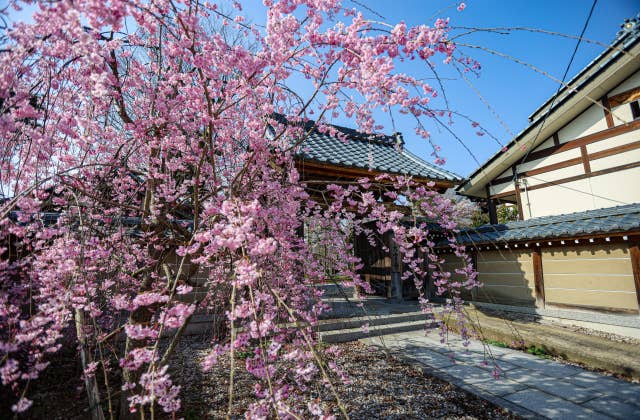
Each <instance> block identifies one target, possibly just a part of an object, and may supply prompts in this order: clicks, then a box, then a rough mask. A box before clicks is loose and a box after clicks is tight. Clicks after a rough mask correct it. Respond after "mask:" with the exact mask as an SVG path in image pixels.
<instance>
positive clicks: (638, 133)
mask: <svg viewBox="0 0 640 420" xmlns="http://www.w3.org/2000/svg"><path fill="white" fill-rule="evenodd" d="M638 140H640V130H634V131H631V132H629V133H624V134H621V135H619V136H615V137H611V138H608V139H604V140H600V141H597V142H595V143H591V144H587V153H595V152H600V151H602V150H607V149H611V148H613V147H616V146H622V145H624V144H629V143H633V142H635V141H638Z"/></svg>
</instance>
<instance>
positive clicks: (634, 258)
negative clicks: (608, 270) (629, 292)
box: [629, 236, 640, 308]
mask: <svg viewBox="0 0 640 420" xmlns="http://www.w3.org/2000/svg"><path fill="white" fill-rule="evenodd" d="M629 241H630V243H629V257H630V258H631V269H632V270H633V280H634V282H635V284H636V299H637V300H638V308H640V236H632V237H630V238H629Z"/></svg>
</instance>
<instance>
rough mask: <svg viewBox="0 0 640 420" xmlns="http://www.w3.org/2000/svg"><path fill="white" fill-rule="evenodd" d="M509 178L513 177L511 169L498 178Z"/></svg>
mask: <svg viewBox="0 0 640 420" xmlns="http://www.w3.org/2000/svg"><path fill="white" fill-rule="evenodd" d="M507 176H513V171H512V170H511V168H509V169H507V170H506V171H504V172H503V173H501V174H500V175H498V176H497V177H496V178H504V177H507Z"/></svg>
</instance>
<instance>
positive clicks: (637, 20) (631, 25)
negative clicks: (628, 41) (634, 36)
mask: <svg viewBox="0 0 640 420" xmlns="http://www.w3.org/2000/svg"><path fill="white" fill-rule="evenodd" d="M631 32H635V33H638V32H640V13H638V14H637V15H636V16H635V17H632V18H631V19H625V20H624V22H623V23H622V25H620V30H619V31H618V33H617V34H616V38H620V37H622V36H624V35H626V34H628V33H631Z"/></svg>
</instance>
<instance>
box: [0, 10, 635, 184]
mask: <svg viewBox="0 0 640 420" xmlns="http://www.w3.org/2000/svg"><path fill="white" fill-rule="evenodd" d="M253 1H255V4H256V6H255V7H248V6H246V5H248V4H251V2H250V1H249V2H247V3H245V4H246V5H245V10H244V13H246V14H247V15H248V17H249V19H250V20H251V21H253V22H255V23H258V24H260V23H263V22H264V19H265V18H264V14H263V12H264V7H263V6H262V2H261V1H259V0H253ZM2 3H4V1H3V0H0V4H2ZM465 3H466V6H467V7H466V9H465V10H464V11H463V12H458V11H457V10H456V6H457V5H458V4H459V3H458V2H453V1H450V0H393V1H391V0H357V1H352V0H343V4H344V6H346V7H357V8H360V9H362V7H360V6H359V4H361V5H366V6H367V7H368V8H369V9H371V11H367V10H363V12H364V13H365V16H367V17H370V18H372V19H376V20H380V19H381V18H380V17H379V16H376V15H375V14H374V12H375V13H376V14H379V15H381V16H383V17H384V20H385V21H386V22H388V23H391V24H395V23H397V22H398V21H400V20H404V21H406V22H407V24H408V25H421V24H427V25H432V24H433V21H434V16H436V17H449V18H450V19H451V25H452V26H465V27H476V28H492V27H530V28H538V29H544V30H547V31H554V32H560V33H563V34H568V35H573V36H577V35H579V34H580V32H581V30H582V27H583V25H584V23H585V20H586V18H587V15H588V13H589V9H590V8H591V5H592V0H534V1H532V0H512V1H505V0H502V1H499V0H468V1H466V2H465ZM638 12H640V2H638V1H637V0H599V1H598V3H597V5H596V8H595V11H594V13H593V16H592V18H591V20H590V22H589V26H588V28H587V31H586V33H585V39H588V40H592V41H597V42H599V43H604V44H607V45H608V44H609V43H610V42H611V41H612V40H613V39H614V37H615V35H616V32H617V31H618V30H619V27H620V24H621V23H622V22H623V20H624V19H625V18H631V17H633V16H635V15H637V14H638ZM25 14H26V13H25V12H23V13H20V14H18V15H17V16H16V15H14V16H12V17H13V18H14V19H15V20H19V19H24V18H25ZM458 41H459V42H464V43H467V44H472V45H479V46H484V47H486V48H489V49H493V50H497V51H500V52H502V53H505V54H508V55H511V56H514V57H517V58H518V59H521V60H522V61H525V62H527V63H530V64H532V65H534V66H536V67H538V68H540V69H542V70H544V71H546V72H548V73H550V74H551V75H552V76H554V77H555V78H557V79H560V78H561V77H562V74H563V73H564V70H565V68H566V66H567V64H568V63H569V60H570V57H571V53H572V52H573V49H574V48H575V45H576V40H574V39H568V38H562V37H559V36H550V35H545V34H540V33H531V32H525V31H517V32H512V33H511V34H509V35H500V34H490V33H475V34H472V35H469V36H465V37H464V38H461V39H459V40H458ZM460 48H461V50H462V51H463V52H465V53H467V54H468V55H469V56H470V57H472V58H474V59H476V60H478V61H479V62H480V63H481V65H482V71H481V73H480V75H479V77H476V76H472V75H470V76H469V78H470V80H471V81H472V82H473V85H474V86H475V88H476V89H477V90H478V91H479V92H480V94H481V95H482V96H483V97H484V98H485V100H486V101H487V102H488V103H489V104H490V106H491V107H492V108H493V110H494V112H495V114H497V115H498V116H499V117H500V118H501V119H502V121H503V122H504V125H506V126H507V127H508V128H509V130H508V131H507V130H506V129H505V128H504V127H503V125H502V124H500V123H499V122H498V120H497V119H496V117H495V116H494V115H493V113H492V112H490V111H489V110H488V109H487V108H486V106H485V105H484V104H483V103H482V102H481V101H480V100H479V99H478V96H477V95H476V93H474V91H473V90H472V89H470V88H469V87H468V86H467V84H466V83H465V82H463V81H461V80H459V76H457V73H455V72H453V71H452V70H451V69H449V70H447V69H446V66H439V68H441V69H443V72H442V74H441V75H442V76H445V77H452V78H458V80H445V89H446V93H447V97H448V99H449V101H450V106H451V109H453V110H455V111H458V112H460V113H463V114H465V115H468V116H470V117H471V118H472V119H473V120H475V121H477V122H478V123H480V124H481V125H482V126H484V127H485V128H487V129H488V130H489V131H490V132H491V133H493V134H494V135H495V137H497V138H498V139H499V141H500V142H501V143H503V144H506V143H508V142H509V140H510V139H511V137H512V134H517V133H518V132H520V131H521V130H522V129H523V128H525V127H526V125H527V117H528V116H529V115H530V114H531V113H532V112H533V111H534V110H535V109H536V108H537V107H538V106H539V105H541V104H542V103H543V102H544V101H545V100H546V99H547V98H549V97H550V96H551V95H553V93H554V92H555V90H556V89H557V87H558V85H557V83H556V82H554V81H552V80H550V79H548V78H547V77H545V76H543V75H541V74H538V73H536V72H535V71H533V70H531V69H529V68H527V67H525V66H523V65H521V64H517V63H514V62H512V61H510V60H508V59H504V58H500V57H496V56H494V55H491V54H488V53H486V52H483V51H481V50H478V49H470V48H465V47H460ZM604 48H605V47H603V46H602V45H595V44H591V43H588V42H584V41H583V42H582V43H581V44H580V47H579V49H578V53H577V55H576V57H575V59H574V62H573V65H572V66H571V69H570V71H569V73H568V76H567V80H569V79H570V78H571V77H572V76H573V75H575V74H576V73H577V72H578V71H579V70H580V69H581V68H583V67H584V66H585V65H586V64H587V63H588V62H589V61H591V60H592V59H593V58H595V57H596V56H597V55H598V54H599V53H600V52H601V51H602V50H603V49H604ZM402 71H404V72H407V73H410V74H412V75H417V76H418V77H423V76H432V74H430V72H428V71H427V70H426V67H425V66H424V64H415V63H412V64H407V65H404V66H403V68H402ZM434 85H435V82H434ZM380 120H381V122H382V123H383V124H384V125H385V127H386V128H385V131H386V132H389V133H390V132H391V131H393V130H392V128H391V125H390V121H389V119H388V117H386V116H380ZM334 122H335V123H338V124H343V125H353V123H352V122H350V121H347V120H344V119H339V120H336V121H334ZM395 128H396V130H398V131H401V132H402V133H403V134H404V138H405V141H406V147H407V148H408V149H409V150H411V151H412V152H414V153H416V154H418V155H419V156H421V157H423V158H424V159H426V160H428V161H433V157H432V156H430V154H431V151H432V149H431V148H430V146H429V145H428V143H427V142H426V141H425V140H423V139H421V138H418V137H417V136H415V135H414V134H413V133H414V131H413V129H414V124H413V123H412V122H411V121H410V120H402V119H401V118H397V119H396V120H395ZM430 128H431V132H432V136H433V140H434V141H435V142H436V143H437V144H438V145H439V146H441V148H442V151H441V155H442V156H444V157H445V158H446V159H447V163H446V165H445V168H446V169H449V170H452V171H454V172H457V173H458V174H460V175H462V176H466V175H468V174H470V173H471V172H472V171H474V170H475V169H476V168H477V166H478V163H477V162H476V161H478V162H481V163H483V162H484V161H486V159H488V158H489V157H490V156H492V155H493V154H494V153H496V152H497V151H498V150H499V149H500V146H499V145H498V144H497V143H496V141H494V140H493V139H491V138H490V137H489V136H486V135H485V136H483V137H478V136H476V135H475V134H474V133H475V132H476V131H477V130H476V129H473V128H472V127H471V126H470V124H469V122H467V121H463V120H458V121H456V122H455V123H454V125H453V126H451V129H452V130H453V131H454V132H455V133H456V134H457V136H458V137H459V138H460V140H461V141H462V142H464V144H465V145H466V147H468V148H469V149H470V150H471V153H469V152H468V151H467V150H465V147H463V146H462V145H461V144H460V143H459V141H458V140H456V139H455V138H453V137H452V136H451V135H450V134H448V133H447V132H444V131H439V130H438V129H437V127H436V126H432V127H430Z"/></svg>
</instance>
